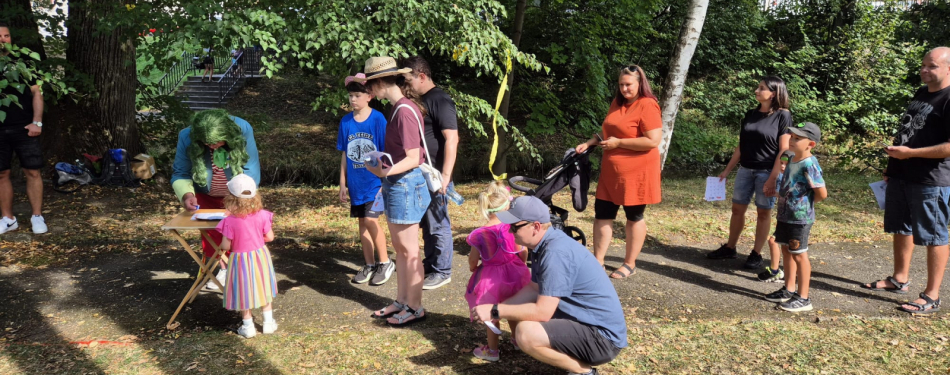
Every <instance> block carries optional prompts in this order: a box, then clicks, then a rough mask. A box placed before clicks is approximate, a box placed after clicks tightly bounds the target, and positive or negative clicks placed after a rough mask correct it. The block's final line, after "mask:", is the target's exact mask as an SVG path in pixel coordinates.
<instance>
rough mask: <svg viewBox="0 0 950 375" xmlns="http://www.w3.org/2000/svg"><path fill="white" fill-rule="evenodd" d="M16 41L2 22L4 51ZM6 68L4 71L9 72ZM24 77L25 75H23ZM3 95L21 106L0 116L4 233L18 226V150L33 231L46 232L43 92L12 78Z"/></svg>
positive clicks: (0, 32) (0, 51) (0, 31)
mask: <svg viewBox="0 0 950 375" xmlns="http://www.w3.org/2000/svg"><path fill="white" fill-rule="evenodd" d="M8 44H13V38H11V37H10V28H9V27H8V26H7V25H4V24H0V54H3V57H4V58H6V57H7V55H9V52H8V51H7V49H6V45H8ZM12 62H13V61H9V60H8V61H7V64H5V65H6V67H5V68H4V69H7V70H11V69H16V64H15V63H12ZM5 75H6V71H4V72H0V76H5ZM20 77H23V76H22V75H20ZM0 94H3V95H0V99H7V98H12V97H16V98H17V102H18V103H19V104H20V105H19V106H18V105H16V104H10V105H7V106H0V111H3V112H4V113H5V115H6V116H4V118H3V119H2V120H0V213H2V214H3V218H0V233H6V232H9V231H11V230H14V229H17V228H18V227H19V224H17V220H16V217H15V216H13V184H11V183H10V161H11V160H12V159H13V154H14V153H16V154H17V156H18V157H19V158H20V168H22V169H23V174H24V175H25V176H26V195H27V196H28V197H29V199H30V206H31V207H32V209H33V217H32V218H31V220H30V221H31V222H32V226H33V233H37V234H39V233H46V231H47V227H46V221H45V220H44V219H43V214H42V206H43V179H42V177H41V176H40V168H42V167H43V153H42V151H41V150H40V139H39V136H40V133H42V132H43V93H42V92H41V91H40V87H39V86H38V85H32V86H26V85H24V84H23V83H22V82H15V83H14V82H10V83H9V85H8V86H6V87H4V88H3V89H0Z"/></svg>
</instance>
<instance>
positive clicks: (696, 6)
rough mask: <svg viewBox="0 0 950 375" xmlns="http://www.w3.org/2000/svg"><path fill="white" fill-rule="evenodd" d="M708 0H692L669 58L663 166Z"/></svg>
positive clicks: (664, 98) (662, 103) (664, 99)
mask: <svg viewBox="0 0 950 375" xmlns="http://www.w3.org/2000/svg"><path fill="white" fill-rule="evenodd" d="M708 7H709V0H692V1H691V2H690V9H689V12H688V13H687V14H686V21H685V22H683V27H682V28H681V29H680V36H679V42H677V44H676V49H675V50H674V51H673V57H672V58H671V59H670V69H669V73H667V75H666V80H665V81H664V84H663V96H662V97H661V98H660V108H661V110H662V115H663V138H662V139H661V140H660V166H661V168H662V166H664V165H665V164H666V155H667V153H668V152H669V150H670V141H671V140H672V139H673V125H674V122H676V112H677V111H679V106H680V101H681V100H682V98H683V86H684V85H685V83H686V73H687V72H688V71H689V62H690V60H692V58H693V53H694V52H696V45H697V44H698V43H699V34H700V32H702V30H703V23H704V22H705V21H706V8H708Z"/></svg>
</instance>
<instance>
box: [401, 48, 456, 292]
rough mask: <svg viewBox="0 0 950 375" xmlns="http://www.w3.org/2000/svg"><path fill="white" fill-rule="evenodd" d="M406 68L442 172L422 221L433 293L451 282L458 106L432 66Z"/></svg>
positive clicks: (420, 63) (412, 62)
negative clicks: (438, 187)
mask: <svg viewBox="0 0 950 375" xmlns="http://www.w3.org/2000/svg"><path fill="white" fill-rule="evenodd" d="M403 67H406V68H411V69H412V72H411V73H406V74H405V76H406V81H407V82H408V83H409V86H410V87H412V90H413V91H415V92H416V93H417V94H419V95H421V96H422V104H424V105H425V107H426V111H427V112H428V113H427V114H426V117H425V140H426V146H427V147H428V148H427V149H426V155H428V157H431V159H430V161H431V162H432V164H433V165H434V166H435V167H436V168H437V169H438V170H439V171H441V172H442V190H441V191H440V192H438V193H437V194H436V196H435V197H433V198H432V202H431V203H429V209H428V210H426V214H425V216H423V217H422V222H421V223H419V225H420V226H422V240H423V242H424V243H425V245H424V250H425V258H424V259H423V260H422V264H423V266H424V267H425V273H426V277H425V280H424V281H423V282H422V289H425V290H431V289H436V288H438V287H441V286H443V285H445V284H448V283H449V282H450V281H452V254H453V253H454V249H453V244H452V223H451V222H450V221H449V211H448V206H449V205H448V198H447V197H446V192H447V191H448V190H452V189H454V185H453V184H452V170H453V169H454V168H455V157H456V154H457V151H458V142H459V136H458V117H457V113H456V111H455V102H454V101H452V98H450V97H449V95H448V94H446V93H445V91H442V89H441V88H439V87H436V85H435V83H434V82H432V70H431V69H430V68H429V63H427V62H426V61H425V60H423V59H422V58H421V57H419V56H413V57H410V58H408V59H406V60H405V61H403Z"/></svg>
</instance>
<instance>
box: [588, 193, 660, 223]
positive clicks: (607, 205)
mask: <svg viewBox="0 0 950 375" xmlns="http://www.w3.org/2000/svg"><path fill="white" fill-rule="evenodd" d="M646 209H647V205H645V204H640V205H636V206H623V212H624V214H626V215H627V221H632V222H637V221H640V220H643V212H644V211H646ZM617 211H620V205H617V204H614V202H611V201H605V200H603V199H597V200H595V201H594V218H595V219H597V220H616V219H617Z"/></svg>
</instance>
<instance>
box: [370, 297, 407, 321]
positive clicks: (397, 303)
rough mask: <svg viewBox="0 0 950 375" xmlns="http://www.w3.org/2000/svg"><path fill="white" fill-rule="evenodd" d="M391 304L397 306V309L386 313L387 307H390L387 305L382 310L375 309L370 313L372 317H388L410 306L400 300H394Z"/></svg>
mask: <svg viewBox="0 0 950 375" xmlns="http://www.w3.org/2000/svg"><path fill="white" fill-rule="evenodd" d="M390 306H393V307H395V308H396V310H393V311H390V312H388V313H386V312H385V311H386V307H389V306H386V307H384V308H382V309H381V310H376V311H373V313H372V314H370V317H372V318H375V319H386V318H388V317H390V316H393V315H394V314H396V313H399V312H400V311H402V310H405V309H406V308H407V307H409V306H406V305H404V304H402V303H401V302H399V301H393V303H392V304H391V305H390ZM377 313H379V314H377Z"/></svg>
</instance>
